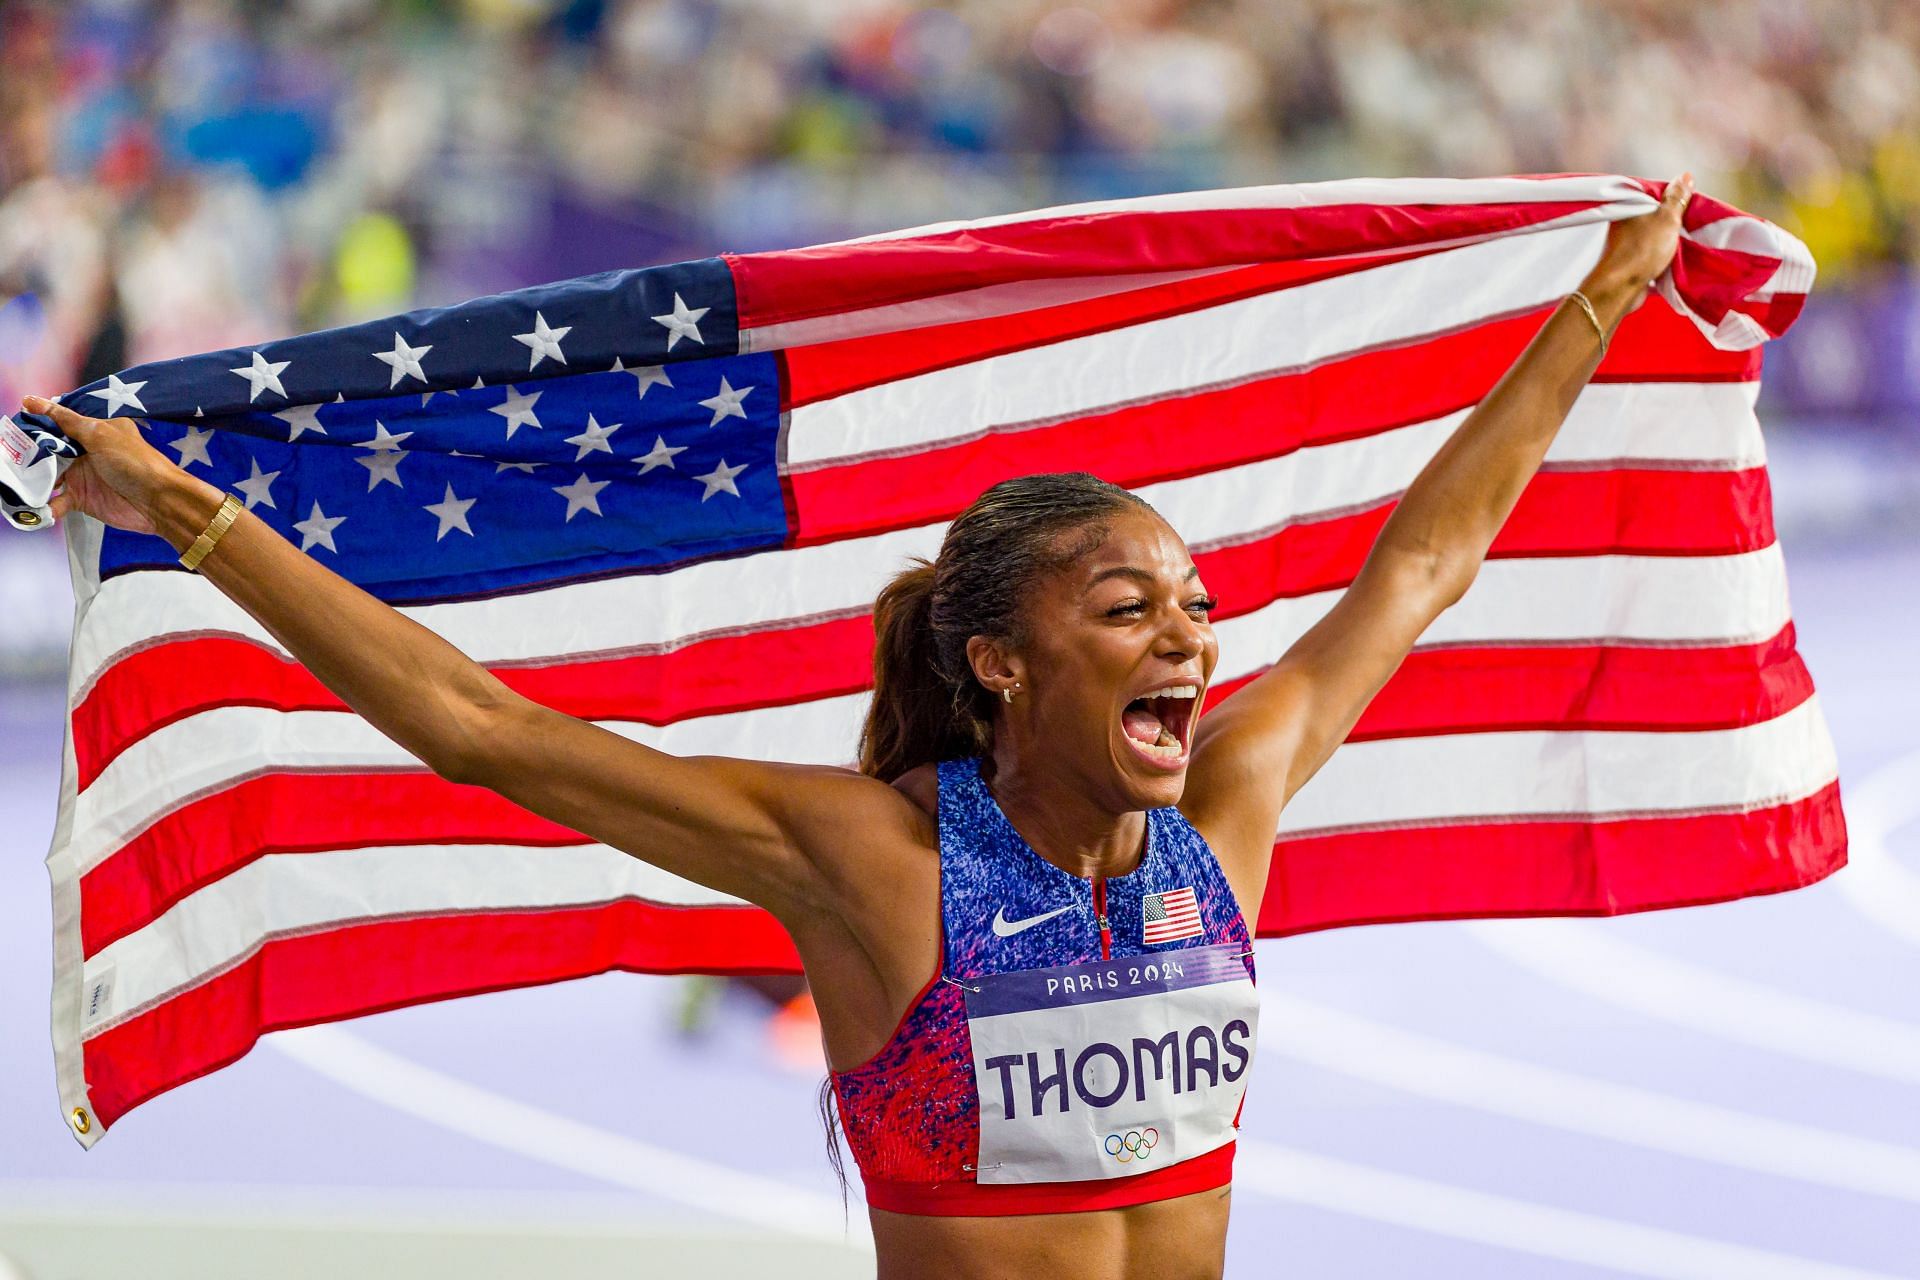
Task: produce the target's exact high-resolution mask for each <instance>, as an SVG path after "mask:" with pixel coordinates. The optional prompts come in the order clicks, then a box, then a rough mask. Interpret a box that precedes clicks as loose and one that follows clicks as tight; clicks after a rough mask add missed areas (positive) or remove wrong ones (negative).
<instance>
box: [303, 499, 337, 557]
mask: <svg viewBox="0 0 1920 1280" xmlns="http://www.w3.org/2000/svg"><path fill="white" fill-rule="evenodd" d="M345 519H346V517H345V516H330V515H328V514H327V513H326V512H324V511H322V510H321V509H320V504H319V503H317V502H316V503H314V504H313V513H312V514H311V515H309V516H308V517H307V518H306V519H305V520H296V521H294V525H293V527H294V528H295V529H297V530H299V531H300V549H301V550H302V551H305V550H307V549H308V548H310V547H312V546H313V545H314V544H315V543H319V544H320V545H321V546H323V547H325V548H326V549H327V550H329V551H331V552H333V553H334V554H335V555H339V554H340V548H338V547H336V546H334V545H333V531H334V530H335V529H337V528H339V527H340V524H341V522H342V521H344V520H345Z"/></svg>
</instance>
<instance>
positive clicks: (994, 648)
mask: <svg viewBox="0 0 1920 1280" xmlns="http://www.w3.org/2000/svg"><path fill="white" fill-rule="evenodd" d="M967 665H968V666H970V667H972V668H973V678H974V679H975V680H977V681H979V682H980V684H981V685H982V686H983V687H984V688H985V689H986V691H987V692H988V693H990V694H992V695H993V696H995V697H996V698H997V697H999V696H1000V691H1001V690H1002V689H1010V688H1012V687H1014V685H1016V684H1018V685H1019V686H1020V687H1021V688H1023V689H1024V688H1026V687H1027V684H1028V682H1027V671H1026V663H1025V662H1024V661H1022V660H1021V658H1020V655H1019V654H1017V653H1015V652H1013V650H1012V648H1011V647H1010V646H1008V645H1007V644H1006V643H1005V642H1004V641H1000V640H993V639H989V638H988V637H986V636H973V637H970V638H969V639H968V640H967Z"/></svg>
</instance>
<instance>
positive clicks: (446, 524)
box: [424, 484, 479, 542]
mask: <svg viewBox="0 0 1920 1280" xmlns="http://www.w3.org/2000/svg"><path fill="white" fill-rule="evenodd" d="M478 501H479V499H478V498H456V497H454V495H453V486H452V485H451V484H449V485H448V486H447V496H446V497H444V498H442V499H441V500H440V501H438V502H431V503H428V504H427V505H426V507H425V508H424V509H425V510H427V511H431V512H433V514H434V515H435V516H437V517H438V518H439V520H440V531H439V532H438V533H436V534H434V535H433V540H434V541H435V542H438V541H440V539H442V538H444V537H446V536H447V531H448V530H449V529H458V530H459V531H460V532H462V533H464V534H466V535H467V536H468V537H469V538H471V537H472V536H473V528H472V526H470V525H468V524H467V508H468V507H471V506H472V505H473V504H474V503H476V502H478Z"/></svg>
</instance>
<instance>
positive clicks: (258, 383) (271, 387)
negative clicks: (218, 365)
mask: <svg viewBox="0 0 1920 1280" xmlns="http://www.w3.org/2000/svg"><path fill="white" fill-rule="evenodd" d="M292 363H293V361H291V360H281V361H278V362H276V363H274V364H268V363H267V358H266V357H265V356H263V355H261V354H260V353H259V352H258V351H256V352H254V353H253V363H252V364H250V365H248V366H246V367H245V368H241V369H232V370H229V372H231V373H237V374H239V375H240V376H241V377H243V378H245V379H246V380H247V403H248V404H252V403H253V402H254V401H255V400H257V399H258V398H259V396H260V393H261V392H262V391H271V392H273V393H274V394H275V395H277V396H279V397H280V398H281V399H282V400H284V399H286V397H287V389H286V388H285V387H283V386H281V385H280V371H281V370H283V369H285V368H286V367H287V366H288V365H290V364H292Z"/></svg>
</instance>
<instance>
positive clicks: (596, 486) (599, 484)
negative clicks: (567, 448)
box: [553, 471, 613, 520]
mask: <svg viewBox="0 0 1920 1280" xmlns="http://www.w3.org/2000/svg"><path fill="white" fill-rule="evenodd" d="M612 483H613V481H611V480H589V479H587V474H586V472H584V471H583V472H581V473H580V478H579V479H578V480H575V481H574V482H573V483H572V484H556V485H554V486H553V491H554V492H555V493H557V494H559V495H560V496H561V497H563V498H565V499H566V500H567V519H568V520H572V519H573V518H574V516H576V515H578V514H579V513H580V512H582V511H591V512H593V514H595V515H604V514H605V512H603V511H601V510H600V491H601V490H602V489H604V488H606V487H607V486H608V485H610V484H612Z"/></svg>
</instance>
